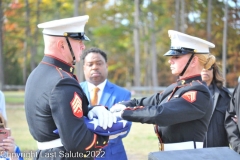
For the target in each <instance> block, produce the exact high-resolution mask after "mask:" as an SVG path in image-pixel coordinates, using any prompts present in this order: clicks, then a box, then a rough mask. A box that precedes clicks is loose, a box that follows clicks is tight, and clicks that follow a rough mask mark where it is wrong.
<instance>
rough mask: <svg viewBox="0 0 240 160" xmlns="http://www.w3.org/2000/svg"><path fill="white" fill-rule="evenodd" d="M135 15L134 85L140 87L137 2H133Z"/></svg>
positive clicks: (136, 0)
mask: <svg viewBox="0 0 240 160" xmlns="http://www.w3.org/2000/svg"><path fill="white" fill-rule="evenodd" d="M134 6H135V14H134V30H133V40H134V41H133V43H134V48H135V59H134V60H135V61H134V64H135V65H134V85H135V86H140V53H139V52H140V51H139V50H140V48H139V47H140V46H139V0H135V1H134Z"/></svg>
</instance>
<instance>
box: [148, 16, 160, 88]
mask: <svg viewBox="0 0 240 160" xmlns="http://www.w3.org/2000/svg"><path fill="white" fill-rule="evenodd" d="M150 25H151V33H152V34H151V48H152V53H151V58H152V59H151V64H152V73H151V75H152V84H153V87H157V86H158V78H157V75H158V72H157V53H156V51H157V49H156V34H155V19H154V14H153V13H152V14H151V22H150Z"/></svg>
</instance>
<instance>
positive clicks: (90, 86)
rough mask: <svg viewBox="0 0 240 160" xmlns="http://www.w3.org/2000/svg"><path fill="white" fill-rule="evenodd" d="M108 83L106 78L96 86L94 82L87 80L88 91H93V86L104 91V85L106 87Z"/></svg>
mask: <svg viewBox="0 0 240 160" xmlns="http://www.w3.org/2000/svg"><path fill="white" fill-rule="evenodd" d="M106 83H107V79H105V81H103V82H102V83H100V84H99V85H97V86H95V85H94V84H92V83H90V82H88V81H87V85H88V91H89V92H92V90H93V88H95V87H98V88H99V89H100V90H99V91H101V92H102V91H103V89H104V87H105V85H106Z"/></svg>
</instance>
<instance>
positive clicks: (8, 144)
mask: <svg viewBox="0 0 240 160" xmlns="http://www.w3.org/2000/svg"><path fill="white" fill-rule="evenodd" d="M15 146H16V145H15V142H14V138H13V137H7V138H6V139H4V140H3V142H2V143H0V151H1V152H2V151H7V152H8V153H14V152H15Z"/></svg>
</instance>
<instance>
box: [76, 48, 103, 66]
mask: <svg viewBox="0 0 240 160" xmlns="http://www.w3.org/2000/svg"><path fill="white" fill-rule="evenodd" d="M89 53H98V54H101V55H102V57H103V58H104V59H105V61H106V62H107V54H106V53H105V52H104V51H103V50H101V49H99V48H96V47H92V48H90V49H87V50H85V51H84V52H83V54H82V56H81V58H82V60H83V62H84V60H85V58H86V56H87V55H88V54H89Z"/></svg>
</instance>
